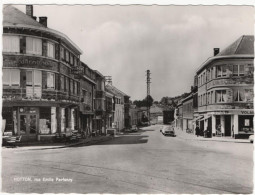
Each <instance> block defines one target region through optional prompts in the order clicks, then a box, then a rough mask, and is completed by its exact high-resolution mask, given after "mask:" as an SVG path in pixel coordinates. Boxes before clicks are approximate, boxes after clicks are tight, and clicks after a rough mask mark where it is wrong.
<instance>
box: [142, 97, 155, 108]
mask: <svg viewBox="0 0 255 195" xmlns="http://www.w3.org/2000/svg"><path fill="white" fill-rule="evenodd" d="M144 101H145V102H146V106H149V107H151V106H152V104H153V101H154V100H153V98H152V97H151V96H150V95H147V97H146V98H145V99H144Z"/></svg>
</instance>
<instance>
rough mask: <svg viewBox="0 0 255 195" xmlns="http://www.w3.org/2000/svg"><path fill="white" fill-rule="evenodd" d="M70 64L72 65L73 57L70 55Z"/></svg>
mask: <svg viewBox="0 0 255 195" xmlns="http://www.w3.org/2000/svg"><path fill="white" fill-rule="evenodd" d="M70 64H71V65H73V55H72V54H70Z"/></svg>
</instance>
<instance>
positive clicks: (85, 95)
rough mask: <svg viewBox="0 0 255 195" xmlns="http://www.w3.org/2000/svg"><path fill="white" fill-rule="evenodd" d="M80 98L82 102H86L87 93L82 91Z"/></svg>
mask: <svg viewBox="0 0 255 195" xmlns="http://www.w3.org/2000/svg"><path fill="white" fill-rule="evenodd" d="M82 97H83V102H84V103H86V102H87V91H86V90H84V89H83V90H82Z"/></svg>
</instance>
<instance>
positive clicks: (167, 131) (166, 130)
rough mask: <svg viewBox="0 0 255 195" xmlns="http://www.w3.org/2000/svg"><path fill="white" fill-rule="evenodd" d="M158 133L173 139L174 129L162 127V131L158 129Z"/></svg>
mask: <svg viewBox="0 0 255 195" xmlns="http://www.w3.org/2000/svg"><path fill="white" fill-rule="evenodd" d="M160 132H162V134H163V135H164V136H166V135H169V136H172V137H175V136H176V135H175V132H174V128H173V127H172V126H163V128H162V129H160Z"/></svg>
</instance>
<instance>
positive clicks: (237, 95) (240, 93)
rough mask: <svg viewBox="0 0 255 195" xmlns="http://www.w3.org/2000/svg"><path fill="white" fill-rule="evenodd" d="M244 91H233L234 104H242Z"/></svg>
mask: <svg viewBox="0 0 255 195" xmlns="http://www.w3.org/2000/svg"><path fill="white" fill-rule="evenodd" d="M243 92H244V91H242V90H240V89H238V90H234V100H235V101H236V102H243V101H244V99H245V94H244V93H243Z"/></svg>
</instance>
